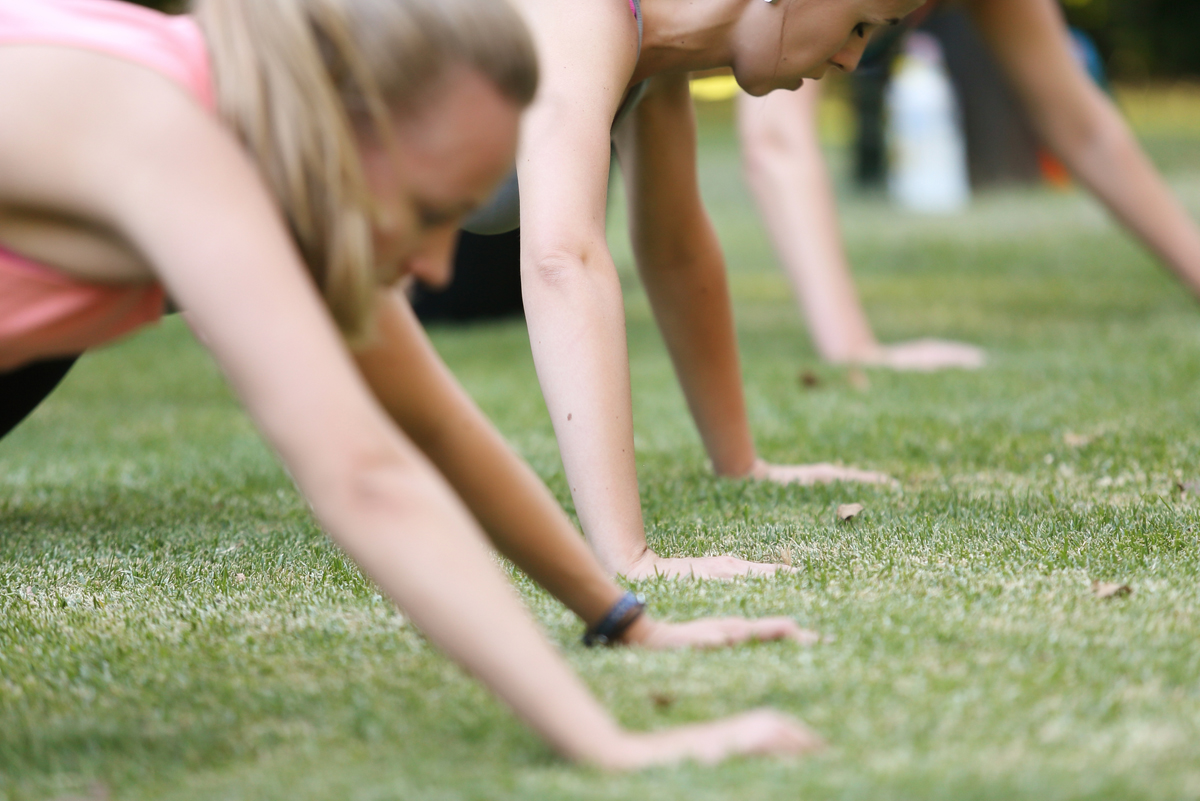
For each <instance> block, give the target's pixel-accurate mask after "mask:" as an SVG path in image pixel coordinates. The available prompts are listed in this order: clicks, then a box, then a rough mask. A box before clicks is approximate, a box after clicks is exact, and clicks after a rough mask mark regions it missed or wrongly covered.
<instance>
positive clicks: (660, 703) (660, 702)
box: [650, 693, 675, 709]
mask: <svg viewBox="0 0 1200 801" xmlns="http://www.w3.org/2000/svg"><path fill="white" fill-rule="evenodd" d="M650 700H651V701H653V702H654V706H655V707H656V708H658V709H666V708H667V707H669V706H671V705H672V704H674V703H675V698H674V696H671V695H668V694H667V693H650Z"/></svg>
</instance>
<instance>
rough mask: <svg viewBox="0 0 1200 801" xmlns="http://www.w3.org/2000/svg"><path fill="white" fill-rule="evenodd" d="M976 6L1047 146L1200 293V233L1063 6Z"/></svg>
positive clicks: (994, 0) (1007, 1)
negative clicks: (1101, 79) (1077, 42)
mask: <svg viewBox="0 0 1200 801" xmlns="http://www.w3.org/2000/svg"><path fill="white" fill-rule="evenodd" d="M968 7H969V8H970V11H971V14H972V16H973V17H974V19H975V22H976V23H977V24H978V26H979V28H980V30H981V31H982V33H983V35H984V38H985V39H986V40H987V42H988V44H989V45H990V46H991V48H992V50H993V51H994V52H995V54H996V56H997V57H998V59H999V61H1000V64H1001V66H1002V67H1003V69H1004V71H1005V73H1006V75H1007V76H1008V79H1009V81H1010V82H1011V83H1012V85H1013V87H1014V88H1015V89H1016V91H1017V94H1018V95H1019V96H1020V97H1021V99H1022V100H1023V101H1024V103H1025V106H1026V107H1027V108H1028V109H1029V112H1030V117H1031V118H1032V120H1033V122H1034V125H1035V126H1036V127H1037V130H1038V132H1039V133H1040V134H1041V136H1042V138H1043V140H1044V141H1045V142H1046V144H1047V145H1048V146H1049V147H1050V148H1051V149H1052V150H1053V151H1054V152H1055V153H1056V154H1057V155H1058V157H1059V158H1061V159H1062V160H1063V162H1064V163H1065V164H1066V165H1067V166H1068V167H1069V168H1070V169H1071V171H1072V172H1074V173H1075V175H1076V176H1077V177H1078V178H1079V180H1080V181H1082V182H1083V183H1084V184H1086V185H1087V186H1088V188H1089V189H1091V190H1092V191H1093V192H1094V193H1095V194H1096V196H1097V197H1098V198H1100V200H1101V201H1103V202H1104V204H1105V205H1107V206H1108V208H1109V210H1110V211H1111V212H1112V213H1113V215H1115V216H1116V217H1117V219H1119V220H1120V221H1121V222H1122V223H1124V224H1125V225H1126V226H1127V227H1128V228H1129V229H1130V230H1131V231H1132V232H1133V233H1134V234H1135V235H1136V236H1137V237H1138V238H1139V239H1141V240H1142V242H1143V243H1144V244H1145V245H1146V247H1148V248H1149V249H1150V250H1151V251H1153V252H1154V253H1155V254H1156V255H1157V256H1158V257H1159V258H1161V259H1162V260H1163V262H1164V263H1165V264H1166V265H1167V266H1168V267H1169V268H1170V269H1171V271H1172V272H1174V273H1175V275H1176V276H1178V278H1179V280H1181V281H1182V282H1183V283H1184V284H1185V285H1186V286H1187V287H1188V289H1190V290H1191V291H1192V294H1193V295H1195V296H1197V297H1200V230H1198V229H1197V227H1196V224H1195V223H1194V222H1193V221H1192V219H1191V218H1190V217H1189V216H1188V214H1187V212H1186V211H1184V209H1183V207H1182V206H1181V205H1180V204H1179V202H1178V201H1177V200H1176V199H1175V198H1174V196H1172V194H1171V192H1170V190H1169V189H1167V186H1166V184H1165V183H1164V182H1163V180H1162V178H1161V177H1160V176H1159V175H1158V173H1157V171H1156V170H1155V169H1154V167H1153V165H1152V164H1151V163H1150V160H1149V159H1148V158H1147V157H1146V155H1145V153H1143V152H1142V149H1141V147H1140V146H1139V145H1138V143H1137V140H1136V139H1135V138H1134V136H1133V134H1132V132H1130V130H1129V127H1128V126H1127V125H1126V124H1125V122H1124V120H1123V119H1122V118H1121V115H1120V114H1119V113H1118V111H1117V109H1116V107H1115V106H1114V105H1113V103H1112V101H1111V100H1109V98H1108V97H1107V96H1106V95H1105V94H1104V93H1103V92H1101V91H1100V90H1099V89H1098V88H1097V87H1096V85H1095V84H1094V83H1093V82H1092V80H1091V79H1090V78H1089V77H1088V76H1087V75H1086V74H1085V73H1084V70H1083V68H1082V67H1081V66H1080V65H1079V63H1078V61H1077V59H1076V58H1075V57H1074V54H1073V53H1072V50H1071V42H1070V38H1069V34H1068V31H1067V26H1066V23H1065V21H1064V20H1063V16H1062V11H1061V10H1060V9H1059V7H1058V5H1057V3H1055V2H1053V0H969V2H968Z"/></svg>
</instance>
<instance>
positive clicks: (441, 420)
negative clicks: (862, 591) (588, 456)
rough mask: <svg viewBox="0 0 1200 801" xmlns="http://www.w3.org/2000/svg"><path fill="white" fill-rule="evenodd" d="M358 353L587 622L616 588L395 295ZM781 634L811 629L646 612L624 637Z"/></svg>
mask: <svg viewBox="0 0 1200 801" xmlns="http://www.w3.org/2000/svg"><path fill="white" fill-rule="evenodd" d="M357 359H358V363H359V366H360V367H361V369H362V371H363V374H364V375H365V376H366V378H367V381H368V382H369V383H370V385H371V387H372V388H373V389H374V391H375V394H376V396H377V397H378V398H379V399H380V400H381V401H382V402H383V404H384V407H385V408H386V409H387V411H388V412H389V413H390V414H391V416H392V418H393V419H394V420H395V421H396V422H397V423H398V424H399V425H400V427H401V428H402V429H403V430H404V431H405V433H407V434H408V435H409V436H410V437H412V439H413V441H414V442H415V443H416V445H417V446H418V447H419V448H421V450H422V451H424V453H425V455H426V456H428V457H429V459H430V460H431V461H432V462H433V463H434V465H435V466H436V467H437V468H438V470H439V471H440V472H441V473H442V475H444V476H445V477H446V478H447V479H448V480H449V481H450V484H451V485H452V486H453V487H454V489H455V490H456V491H457V492H458V494H459V495H460V496H461V497H462V499H463V500H464V501H465V502H466V504H467V506H468V507H469V508H470V510H471V512H472V513H473V514H474V515H475V517H476V519H478V520H479V521H480V522H481V523H482V524H483V526H484V529H485V530H486V532H487V534H488V536H489V537H490V538H491V540H492V542H493V543H495V545H496V547H497V548H499V549H500V551H501V552H502V553H504V554H505V555H506V556H508V557H509V558H510V559H512V560H513V562H514V563H516V564H517V565H518V566H519V567H520V568H522V569H523V570H524V571H525V572H526V573H528V574H529V575H530V576H531V577H532V578H533V579H534V580H536V581H537V582H538V583H539V584H541V585H542V586H543V587H545V588H546V589H548V590H549V591H550V592H551V593H553V594H554V596H555V597H557V598H558V599H559V600H561V601H562V602H563V603H565V604H566V605H567V606H568V607H570V608H571V609H572V610H573V611H574V612H575V613H576V614H577V615H579V617H580V618H581V619H582V620H583V621H584V622H585V623H587V624H589V625H591V624H594V623H596V622H597V621H599V620H600V619H601V618H602V617H603V616H604V614H605V613H606V612H607V611H608V610H609V609H610V608H611V607H612V605H613V603H615V602H616V600H617V599H618V598H620V597H621V595H622V594H623V591H622V590H621V588H620V587H618V586H617V585H616V583H614V582H613V581H612V579H610V578H609V577H608V576H607V574H605V572H604V571H603V569H601V567H600V565H599V563H598V562H597V561H596V558H595V556H593V555H592V553H591V552H590V551H589V550H588V548H587V546H586V545H585V544H584V542H583V540H582V538H580V537H579V535H578V533H577V532H576V531H575V529H574V527H572V526H571V523H570V521H569V520H568V519H567V517H566V515H565V514H564V513H563V511H562V509H561V508H559V506H558V504H557V503H556V502H555V500H554V498H553V496H552V495H551V494H550V492H549V491H548V490H547V489H546V487H545V485H544V484H542V482H541V480H539V479H538V477H537V476H536V475H535V474H534V473H533V471H532V470H531V469H530V468H529V466H528V465H527V464H525V462H523V461H522V460H521V459H520V458H518V457H517V455H516V454H515V453H513V451H512V449H511V448H510V447H509V446H508V444H507V443H506V442H505V441H504V439H503V438H502V437H501V436H500V434H499V432H497V431H496V429H495V428H494V427H493V426H492V424H491V423H490V422H489V421H488V420H487V418H486V417H484V415H483V413H482V412H481V411H480V410H479V408H478V407H477V406H476V405H475V404H474V402H473V401H472V400H471V399H470V398H469V397H468V396H467V394H466V392H465V391H464V390H463V389H462V387H461V386H460V385H459V384H458V382H457V381H455V379H454V377H453V376H452V375H451V374H450V371H449V370H448V369H447V368H446V365H445V363H444V362H442V360H441V359H440V358H439V357H438V355H437V353H436V352H435V351H434V349H433V346H432V345H431V344H430V342H429V339H428V338H427V337H426V335H425V332H424V331H423V330H422V329H421V326H420V324H419V323H418V322H417V320H416V318H415V317H414V315H413V313H412V309H411V308H410V307H409V305H408V303H407V302H406V301H405V300H403V299H402V298H401V297H400V296H399V295H397V294H389V295H387V296H385V298H384V299H383V302H382V304H381V309H380V318H379V336H378V339H377V340H376V342H375V343H374V344H373V345H372V346H371V347H369V348H368V349H366V350H364V351H362V352H360V353H359V354H358V355H357ZM783 638H787V639H792V640H796V641H798V642H812V641H814V640H815V635H813V634H812V633H811V632H805V631H802V630H801V629H799V628H798V627H797V626H796V624H795V623H794V622H792V621H791V620H788V619H784V618H773V619H766V620H755V621H744V620H736V619H731V620H723V621H718V620H701V621H694V622H692V623H688V624H680V625H677V624H668V623H662V622H659V621H654V620H652V619H651V618H650V617H649V616H648V615H644V616H643V617H641V618H639V620H638V622H637V623H636V624H635V625H634V627H633V628H631V629H630V630H629V631H628V632H627V634H626V636H625V641H626V642H628V643H635V644H639V645H644V646H647V647H651V648H667V647H679V646H685V645H696V646H710V645H716V644H720V645H731V644H735V643H738V642H744V641H745V640H747V639H757V640H774V639H783Z"/></svg>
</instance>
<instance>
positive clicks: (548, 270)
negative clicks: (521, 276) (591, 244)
mask: <svg viewBox="0 0 1200 801" xmlns="http://www.w3.org/2000/svg"><path fill="white" fill-rule="evenodd" d="M591 261H592V260H590V259H589V258H588V251H587V249H586V248H582V247H580V248H566V247H552V248H545V249H542V250H539V251H537V252H534V253H533V254H531V256H530V258H529V260H528V262H527V269H526V271H525V272H526V273H527V277H528V278H530V279H532V280H533V282H534V283H535V284H537V285H538V286H544V287H557V286H563V285H565V284H569V283H571V282H573V281H576V280H578V279H579V278H580V277H581V276H582V275H583V274H584V272H585V271H586V270H587V269H588V265H589V263H590V262H591Z"/></svg>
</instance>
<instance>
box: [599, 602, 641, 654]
mask: <svg viewBox="0 0 1200 801" xmlns="http://www.w3.org/2000/svg"><path fill="white" fill-rule="evenodd" d="M645 608H646V600H645V598H644V597H642V596H641V595H637V594H635V593H632V592H627V593H625V594H624V595H622V596H621V598H620V599H619V600H618V601H617V602H616V603H615V604H613V605H612V607H611V608H610V609H609V610H608V612H607V613H606V614H605V615H604V617H603V618H601V619H600V620H599V621H598V622H596V623H593V624H592V625H590V626H588V627H587V630H586V631H584V633H583V644H584V645H586V646H587V647H589V648H591V647H592V646H594V645H614V644H616V643H618V642H621V641H622V638H623V637H624V636H625V633H626V632H627V631H628V630H629V629H630V628H631V627H632V626H633V625H634V624H635V623H637V622H638V620H640V619H641V618H642V616H643V615H642V612H643V611H644V610H645Z"/></svg>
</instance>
